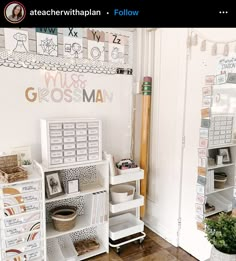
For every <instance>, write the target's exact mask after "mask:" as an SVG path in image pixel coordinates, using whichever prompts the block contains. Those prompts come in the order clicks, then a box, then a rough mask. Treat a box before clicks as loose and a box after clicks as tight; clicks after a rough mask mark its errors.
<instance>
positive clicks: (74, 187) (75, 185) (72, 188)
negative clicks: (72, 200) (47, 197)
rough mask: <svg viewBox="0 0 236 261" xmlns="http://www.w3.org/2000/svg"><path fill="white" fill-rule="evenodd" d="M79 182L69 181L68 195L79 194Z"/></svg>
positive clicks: (75, 180)
mask: <svg viewBox="0 0 236 261" xmlns="http://www.w3.org/2000/svg"><path fill="white" fill-rule="evenodd" d="M79 191H80V188H79V180H78V179H73V180H68V181H67V193H68V194H71V193H76V192H79Z"/></svg>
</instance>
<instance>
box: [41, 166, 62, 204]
mask: <svg viewBox="0 0 236 261" xmlns="http://www.w3.org/2000/svg"><path fill="white" fill-rule="evenodd" d="M45 186H46V196H47V198H49V199H50V198H55V197H58V196H61V195H63V194H65V193H64V190H63V187H62V182H61V179H60V176H59V173H58V172H55V171H52V172H47V173H45Z"/></svg>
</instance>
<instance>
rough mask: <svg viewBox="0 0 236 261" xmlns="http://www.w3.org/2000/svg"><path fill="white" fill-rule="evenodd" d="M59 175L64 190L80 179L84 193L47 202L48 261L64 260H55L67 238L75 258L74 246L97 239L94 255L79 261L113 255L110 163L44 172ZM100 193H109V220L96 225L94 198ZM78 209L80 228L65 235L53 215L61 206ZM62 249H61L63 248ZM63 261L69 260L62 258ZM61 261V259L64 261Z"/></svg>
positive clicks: (77, 221)
mask: <svg viewBox="0 0 236 261" xmlns="http://www.w3.org/2000/svg"><path fill="white" fill-rule="evenodd" d="M51 171H53V172H58V173H59V176H60V178H61V180H62V183H63V187H64V188H65V187H66V184H67V181H68V180H72V179H78V180H79V183H80V191H79V192H76V193H72V194H66V193H65V194H64V195H61V196H58V197H55V198H51V199H46V200H45V204H46V206H45V213H46V239H47V252H48V259H47V260H48V261H58V260H59V259H60V256H58V257H57V256H55V255H53V253H54V252H55V251H56V249H57V248H58V242H60V241H61V240H62V239H63V238H64V237H67V241H68V240H69V241H71V243H72V246H71V255H73V253H74V250H75V248H74V246H73V243H74V242H78V241H82V240H85V239H94V238H95V239H96V240H97V241H98V242H99V244H100V247H99V248H98V249H96V250H93V251H91V252H88V253H85V254H83V255H79V256H78V257H77V260H85V259H87V258H90V257H92V256H95V255H98V254H101V253H105V252H107V253H108V252H109V241H108V240H109V222H108V216H109V208H108V204H109V199H108V198H109V195H108V192H109V168H108V162H107V161H98V162H94V163H89V164H88V163H85V164H79V165H71V166H66V167H58V168H53V170H52V169H51V168H50V169H48V168H45V169H44V172H45V173H46V172H51ZM97 192H105V197H103V198H102V200H101V204H102V206H104V209H105V206H107V208H106V209H107V212H105V211H104V212H103V213H104V214H105V213H106V215H107V219H105V218H104V219H103V220H102V222H101V220H96V222H95V223H92V218H93V215H94V211H93V204H94V203H93V194H94V193H97ZM65 205H66V206H75V207H77V217H76V224H75V226H74V228H73V229H71V230H69V231H65V232H59V231H56V230H55V229H54V227H53V224H52V220H51V217H50V211H51V210H52V209H54V208H55V207H58V206H65ZM59 248H60V247H59ZM61 258H64V259H63V260H66V259H65V257H63V251H62V257H61ZM60 260H61V259H60ZM73 260H74V259H73Z"/></svg>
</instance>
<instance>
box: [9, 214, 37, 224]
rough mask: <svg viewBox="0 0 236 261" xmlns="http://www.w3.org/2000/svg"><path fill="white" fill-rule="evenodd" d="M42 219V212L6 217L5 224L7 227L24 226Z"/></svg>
mask: <svg viewBox="0 0 236 261" xmlns="http://www.w3.org/2000/svg"><path fill="white" fill-rule="evenodd" d="M39 219H40V212H36V213H35V212H34V213H25V214H21V215H18V216H13V217H6V218H4V223H5V226H6V227H11V226H17V225H22V224H25V223H27V222H31V221H36V220H39Z"/></svg>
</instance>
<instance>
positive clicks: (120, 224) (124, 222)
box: [109, 213, 144, 241]
mask: <svg viewBox="0 0 236 261" xmlns="http://www.w3.org/2000/svg"><path fill="white" fill-rule="evenodd" d="M143 230H144V223H143V221H141V220H139V219H138V218H136V217H135V216H134V215H132V214H130V213H126V214H123V215H119V216H116V217H112V218H110V228H109V236H110V238H111V239H112V240H113V241H115V240H117V239H120V238H123V237H127V236H130V235H133V234H136V233H139V232H142V231H143Z"/></svg>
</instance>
